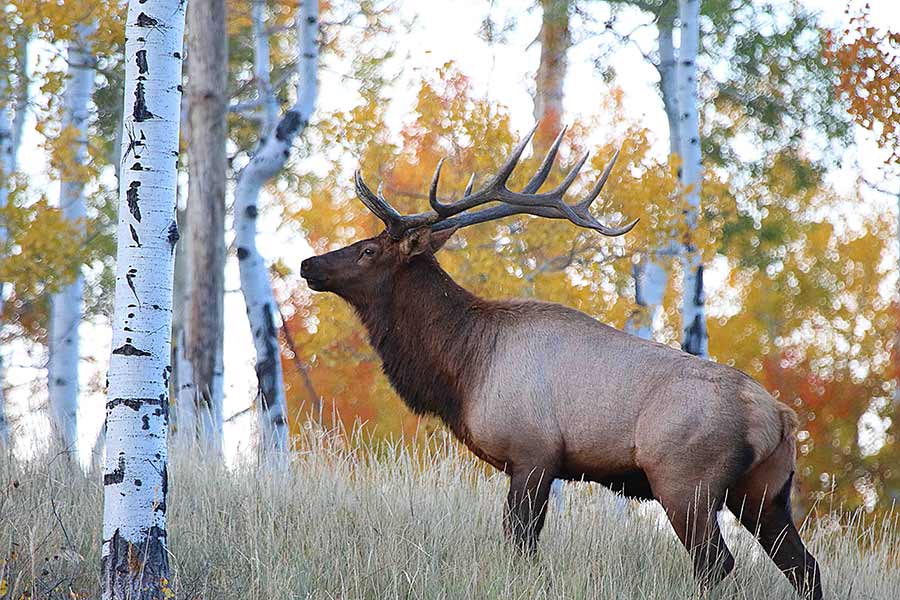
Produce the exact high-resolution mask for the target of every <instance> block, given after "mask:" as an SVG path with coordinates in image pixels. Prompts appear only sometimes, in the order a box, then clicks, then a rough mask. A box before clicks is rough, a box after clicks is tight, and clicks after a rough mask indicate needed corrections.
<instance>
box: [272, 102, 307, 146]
mask: <svg viewBox="0 0 900 600" xmlns="http://www.w3.org/2000/svg"><path fill="white" fill-rule="evenodd" d="M305 124H306V123H304V121H303V119H301V118H300V113H298V112H297V111H296V110H289V111H287V112H286V113H284V116H283V117H282V118H281V121H279V122H278V127H276V128H275V139H277V140H278V141H279V142H288V141H290V140H291V138H293V137H294V134H295V133H297V130H298V129H300V126H301V125H305Z"/></svg>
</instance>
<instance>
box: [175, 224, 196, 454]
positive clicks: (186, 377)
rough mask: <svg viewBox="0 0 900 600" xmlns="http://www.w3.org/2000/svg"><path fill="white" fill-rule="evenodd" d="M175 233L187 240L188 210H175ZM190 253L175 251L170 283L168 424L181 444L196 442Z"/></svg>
mask: <svg viewBox="0 0 900 600" xmlns="http://www.w3.org/2000/svg"><path fill="white" fill-rule="evenodd" d="M176 220H177V221H178V231H179V232H180V233H181V236H182V237H184V238H186V239H190V235H191V233H190V226H189V225H190V224H189V222H188V219H187V208H186V207H185V208H183V209H178V216H177V217H176ZM189 259H190V254H189V253H188V251H187V244H179V245H178V248H177V249H176V250H175V282H174V284H173V298H174V301H173V304H174V306H173V310H172V344H173V346H172V361H173V365H172V366H173V370H172V381H171V385H170V393H172V394H173V398H174V399H175V402H174V403H173V406H174V408H175V411H174V412H173V413H170V414H169V419H170V420H169V424H170V426H171V427H172V431H173V432H174V434H175V437H176V439H177V441H178V442H179V443H180V444H193V443H196V442H197V431H198V429H197V403H196V400H195V394H194V373H193V368H192V367H191V361H190V360H188V355H187V326H188V319H187V316H188V309H189V308H190V303H191V282H190V276H189V271H190V265H188V262H189Z"/></svg>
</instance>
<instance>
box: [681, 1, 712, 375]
mask: <svg viewBox="0 0 900 600" xmlns="http://www.w3.org/2000/svg"><path fill="white" fill-rule="evenodd" d="M679 13H680V16H681V45H680V47H679V51H678V99H679V108H680V111H681V115H680V120H681V158H682V161H683V162H682V165H681V182H682V185H683V186H684V188H685V189H686V199H687V204H688V209H687V212H686V214H685V220H686V225H687V234H686V236H685V241H684V248H683V253H682V265H683V269H684V286H683V290H682V293H683V295H684V298H683V303H682V309H681V316H682V321H681V322H682V327H684V336H683V338H682V343H681V347H682V348H683V349H684V351H685V352H689V353H690V354H693V355H695V356H702V357H706V356H708V355H709V348H708V338H707V332H706V315H705V306H704V304H705V294H704V290H703V263H702V262H701V257H700V254H699V253H698V252H697V248H696V246H695V245H694V243H693V241H692V238H691V234H692V232H693V231H695V230H696V229H697V224H698V222H699V218H700V187H701V185H702V182H703V181H702V166H703V165H702V164H701V155H700V119H699V115H698V112H697V52H698V50H699V46H700V0H680V1H679Z"/></svg>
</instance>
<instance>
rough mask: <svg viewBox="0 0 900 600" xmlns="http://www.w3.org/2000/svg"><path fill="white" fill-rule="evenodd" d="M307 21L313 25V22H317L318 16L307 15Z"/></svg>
mask: <svg viewBox="0 0 900 600" xmlns="http://www.w3.org/2000/svg"><path fill="white" fill-rule="evenodd" d="M306 22H307V23H309V24H310V25H312V24H313V23H315V22H316V18H315V17H306Z"/></svg>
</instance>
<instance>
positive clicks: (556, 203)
mask: <svg viewBox="0 0 900 600" xmlns="http://www.w3.org/2000/svg"><path fill="white" fill-rule="evenodd" d="M536 129H537V127H535V128H534V129H532V130H531V132H530V133H529V134H528V135H526V136H525V138H524V139H523V140H522V141H520V142H519V143H518V144H517V145H516V147H515V148H514V149H513V151H512V154H510V156H509V158H507V159H506V162H504V163H503V166H501V167H500V170H499V171H498V172H497V173H496V174H495V175H494V176H493V177H492V178H491V179H490V180H489V181H488V182H487V184H486V185H485V186H484V187H482V188H481V189H479V190H477V191H473V187H474V184H475V175H474V174H473V175H472V178H471V179H470V180H469V184H468V185H467V186H466V190H465V192H464V193H463V196H462V198H460V199H459V200H456V201H452V202H442V201H441V200H439V199H438V183H439V181H440V176H441V167H442V166H443V159H441V161H439V162H438V164H437V168H436V169H435V171H434V176H433V178H432V180H431V187H430V189H429V193H428V200H429V204H430V205H431V210H429V211H427V212H422V213H417V214H412V215H401V214H400V213H399V212H397V210H396V209H395V208H394V207H392V206H391V205H390V203H389V202H388V201H387V200H386V199H385V198H384V195H383V194H382V189H381V186H379V188H378V192H375V193H373V192H372V190H371V189H370V188H369V186H368V185H366V182H365V181H364V180H363V177H362V174H361V173H360V172H359V171H357V172H356V173H355V176H354V179H355V183H356V193H357V195H358V196H359V199H360V200H361V201H362V202H363V204H365V205H366V207H367V208H368V209H369V210H370V211H372V213H373V214H375V216H377V217H378V218H379V219H381V221H382V222H383V223H384V226H385V230H384V231H383V232H382V233H381V234H379V235H377V236H375V237H373V238H369V239H365V240H361V241H359V242H356V243H354V244H351V245H349V246H346V247H345V248H341V249H340V250H335V251H333V252H328V253H327V254H323V255H321V256H316V257H312V258H308V259H306V260H304V261H303V263H302V265H301V268H300V275H301V276H302V277H303V278H304V279H306V281H307V283H308V284H309V286H310V288H312V289H313V290H316V291H327V292H334V293H335V294H337V295H339V296H341V297H342V298H344V299H345V300H348V301H349V302H351V303H352V304H354V305H357V306H359V305H361V304H367V303H368V302H367V301H368V300H370V299H372V298H374V297H376V296H377V295H378V294H379V293H381V292H382V291H383V290H388V289H390V283H391V280H392V278H393V277H394V276H395V275H396V273H397V272H398V271H399V270H401V269H403V268H405V266H407V265H409V264H410V262H411V261H414V260H417V259H418V258H419V257H426V258H428V257H431V256H432V255H433V254H434V252H436V251H437V250H438V249H439V248H441V246H443V245H444V243H445V242H446V241H447V240H448V239H449V238H450V236H452V235H453V232H455V231H456V230H457V229H460V228H462V227H467V226H469V225H475V224H477V223H485V222H487V221H495V220H497V219H502V218H504V217H508V216H511V215H518V214H529V215H535V216H539V217H546V218H550V219H567V220H569V221H571V222H572V223H574V224H575V225H578V226H580V227H585V228H588V229H593V230H595V231H598V232H600V233H601V234H603V235H606V236H619V235H622V234H624V233H628V232H629V231H631V229H632V228H633V227H634V226H635V224H636V223H637V219H635V220H634V221H632V222H631V223H629V224H627V225H625V226H623V227H618V228H615V227H608V226H606V225H603V224H602V223H600V222H599V221H597V219H596V218H595V217H594V216H593V215H592V214H591V212H590V207H591V204H593V202H594V201H595V200H596V199H597V197H598V196H599V194H600V191H601V190H602V189H603V186H604V184H605V183H606V180H607V179H608V178H609V174H610V172H611V171H612V167H613V165H614V164H615V162H616V158H617V157H618V155H619V152H618V151H616V153H615V154H614V155H613V157H612V159H611V160H610V162H609V164H608V165H607V166H606V168H605V169H604V170H603V173H602V174H601V175H600V179H599V180H598V181H597V183H596V184H594V187H593V188H592V189H591V191H590V192H589V193H588V195H587V196H586V197H585V198H584V199H583V200H581V201H579V202H578V203H576V204H568V203H566V202H565V200H564V198H563V196H564V195H565V193H566V191H567V190H568V189H569V187H570V186H571V185H572V183H573V182H574V181H575V177H576V176H577V175H578V173H579V171H580V170H581V168H582V167H583V166H584V163H585V162H586V161H587V158H588V154H587V153H586V154H585V155H584V156H583V157H582V158H581V159H580V160H579V161H578V162H577V163H576V164H575V166H574V167H573V168H572V169H571V170H570V171H569V173H568V174H567V175H566V177H565V178H564V179H563V181H562V182H561V183H560V184H559V185H558V186H557V187H556V188H554V189H552V190H550V191H547V192H538V190H539V189H540V187H541V185H543V183H544V181H545V180H546V179H547V176H548V175H549V174H550V169H551V168H552V166H553V161H554V159H555V158H556V154H557V152H558V150H559V145H560V143H561V142H562V137H563V134H564V133H565V129H563V131H561V132H560V134H559V135H558V136H557V138H556V140H555V141H554V142H553V145H552V146H551V147H550V150H549V151H548V152H547V155H546V156H545V157H544V160H543V162H542V163H541V166H540V167H539V168H538V170H537V172H535V174H534V175H533V176H532V177H531V179H530V180H529V181H528V183H527V184H526V185H525V187H524V188H523V189H522V191H520V192H514V191H512V190H510V189H509V188H508V187H507V182H508V180H509V177H510V176H511V175H512V172H513V170H514V169H515V168H516V165H517V164H518V162H519V158H520V157H521V156H522V152H524V150H525V147H526V146H527V145H528V142H529V141H530V140H531V137H532V136H533V135H534V132H535V130H536ZM490 203H497V204H495V205H493V206H490V207H487V208H483V209H481V210H477V211H472V209H475V208H478V207H481V206H483V205H486V204H490Z"/></svg>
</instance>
